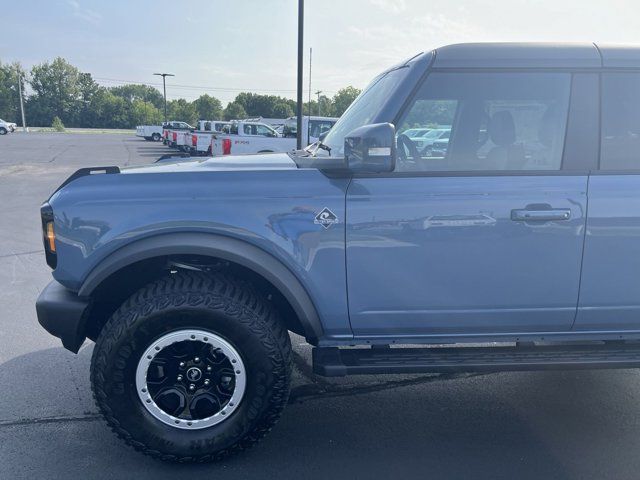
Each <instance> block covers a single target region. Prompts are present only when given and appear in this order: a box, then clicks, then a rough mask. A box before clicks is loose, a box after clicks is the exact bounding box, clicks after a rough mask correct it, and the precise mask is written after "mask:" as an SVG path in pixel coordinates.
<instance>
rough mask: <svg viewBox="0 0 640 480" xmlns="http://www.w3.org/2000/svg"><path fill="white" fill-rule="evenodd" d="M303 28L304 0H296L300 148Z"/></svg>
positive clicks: (299, 139) (299, 140)
mask: <svg viewBox="0 0 640 480" xmlns="http://www.w3.org/2000/svg"><path fill="white" fill-rule="evenodd" d="M303 30H304V0H298V98H297V100H298V104H297V106H296V129H297V135H296V137H297V138H296V146H297V149H298V150H302V53H303V52H302V47H303V38H304V37H303V33H304V32H303Z"/></svg>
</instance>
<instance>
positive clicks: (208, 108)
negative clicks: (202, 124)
mask: <svg viewBox="0 0 640 480" xmlns="http://www.w3.org/2000/svg"><path fill="white" fill-rule="evenodd" d="M193 104H194V107H195V109H196V113H197V115H198V120H221V119H222V115H223V112H222V103H221V102H220V100H218V99H217V98H215V97H212V96H211V95H207V94H206V93H205V94H204V95H201V96H200V97H198V98H197V99H196V100H194V102H193Z"/></svg>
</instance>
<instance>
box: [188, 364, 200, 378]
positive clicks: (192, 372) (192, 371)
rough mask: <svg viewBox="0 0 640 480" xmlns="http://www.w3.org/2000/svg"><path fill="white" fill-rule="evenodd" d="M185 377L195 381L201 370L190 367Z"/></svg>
mask: <svg viewBox="0 0 640 480" xmlns="http://www.w3.org/2000/svg"><path fill="white" fill-rule="evenodd" d="M187 378H188V379H189V380H191V381H192V382H197V381H198V380H200V379H201V378H202V371H201V370H200V369H199V368H198V367H191V368H190V369H189V370H187Z"/></svg>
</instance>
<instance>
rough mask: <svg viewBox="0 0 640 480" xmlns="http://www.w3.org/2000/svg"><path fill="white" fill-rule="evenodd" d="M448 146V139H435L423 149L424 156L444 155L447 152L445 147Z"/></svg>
mask: <svg viewBox="0 0 640 480" xmlns="http://www.w3.org/2000/svg"><path fill="white" fill-rule="evenodd" d="M448 146H449V139H448V138H445V139H443V140H436V141H435V142H433V143H432V144H431V145H429V146H428V147H426V148H425V149H424V156H425V157H444V156H445V155H446V154H447V147H448Z"/></svg>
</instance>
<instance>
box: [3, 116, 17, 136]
mask: <svg viewBox="0 0 640 480" xmlns="http://www.w3.org/2000/svg"><path fill="white" fill-rule="evenodd" d="M16 127H17V125H16V124H15V123H12V122H5V121H4V120H2V119H1V118H0V135H6V134H7V133H12V132H13V131H15V129H16Z"/></svg>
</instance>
